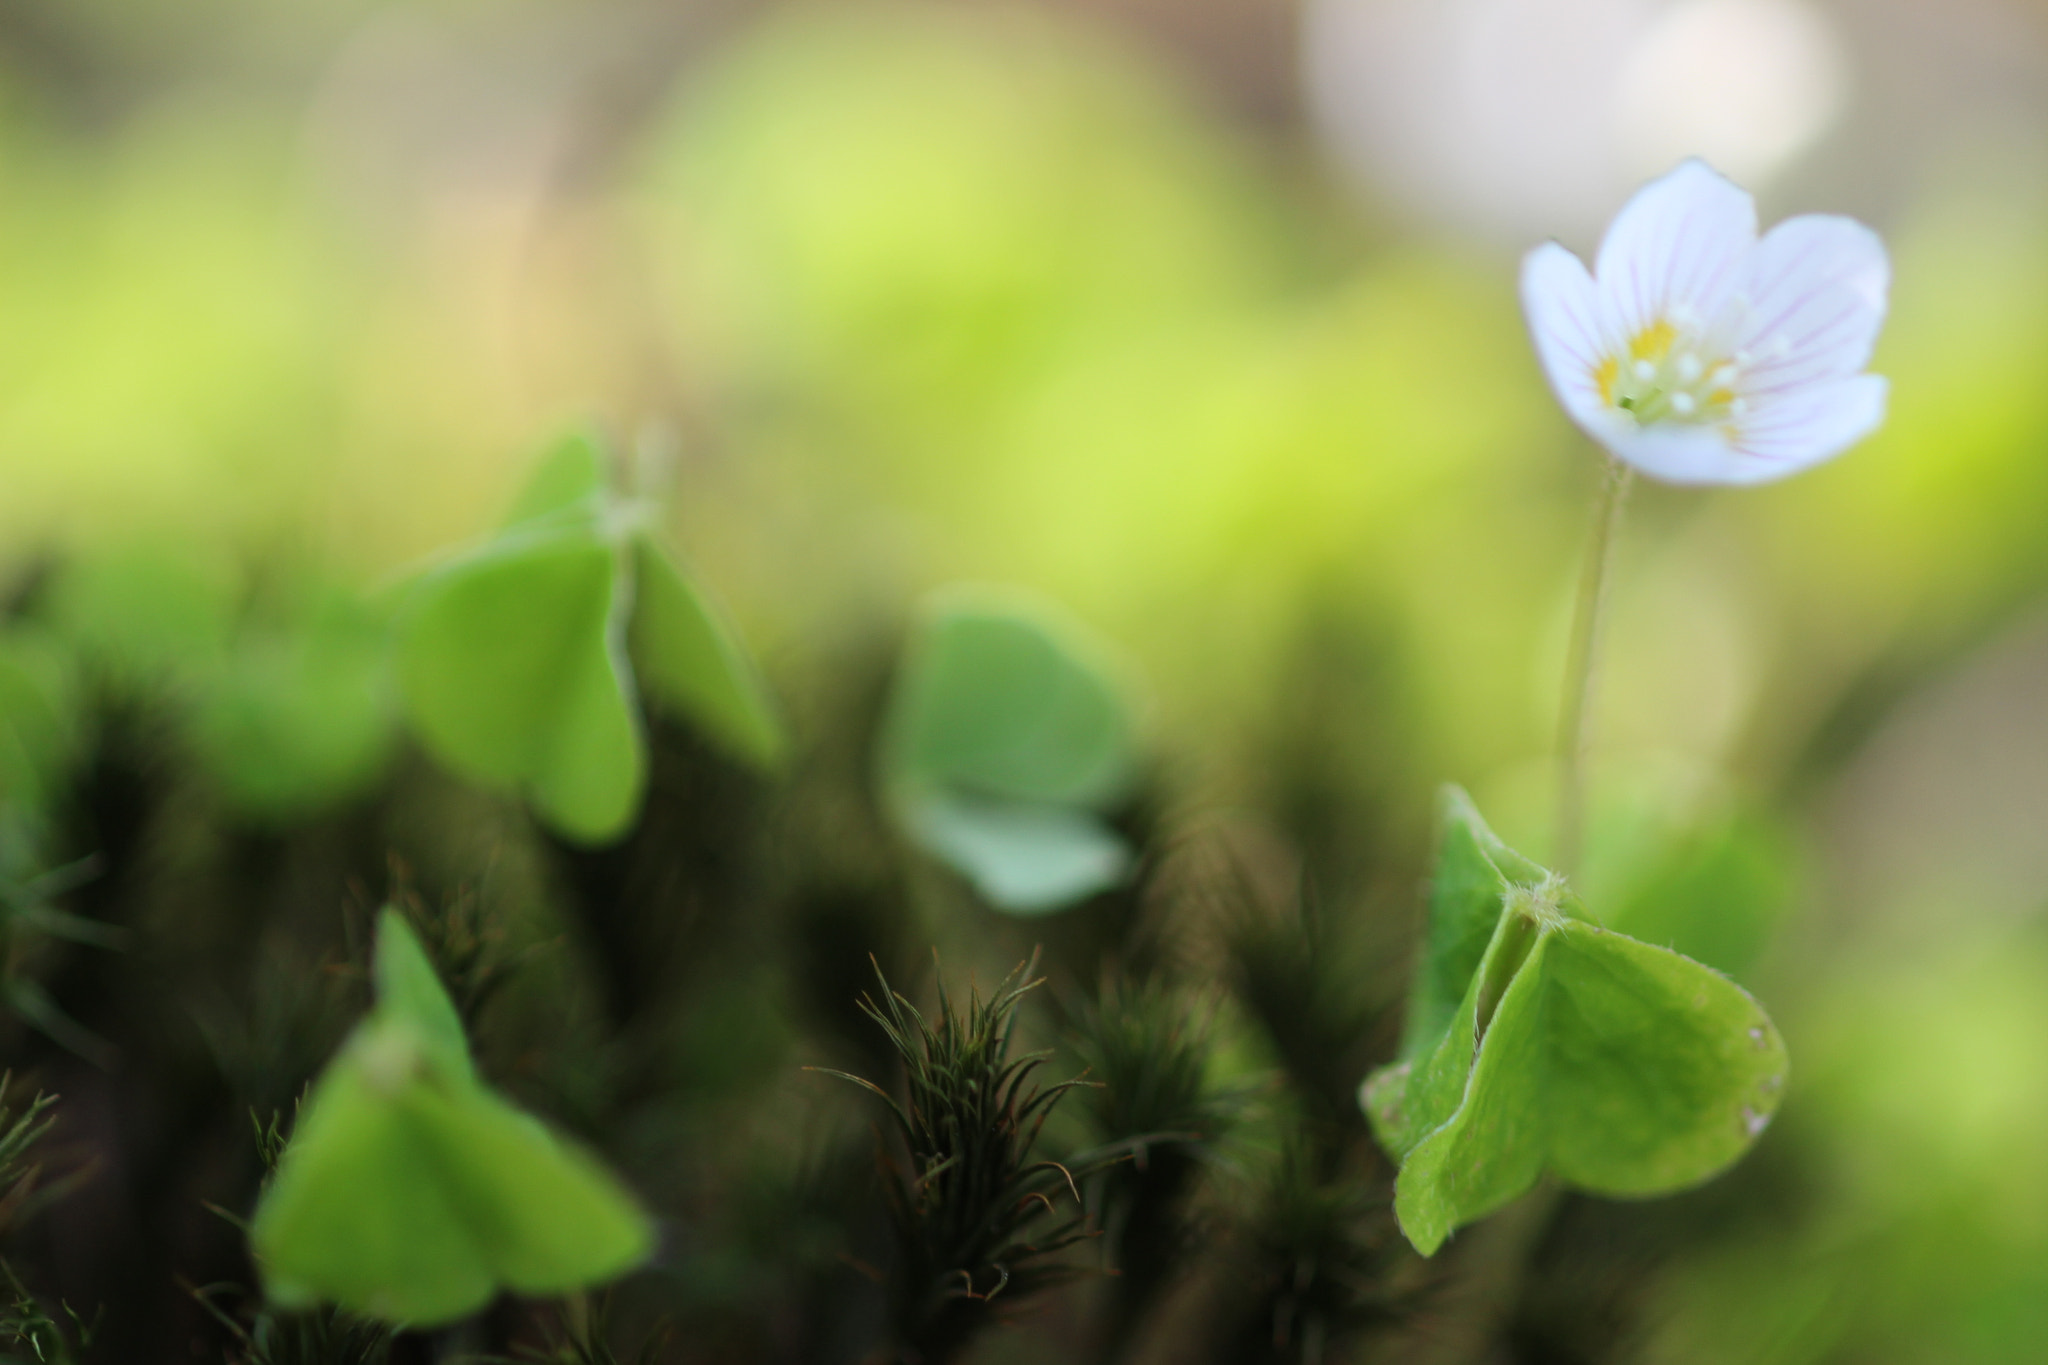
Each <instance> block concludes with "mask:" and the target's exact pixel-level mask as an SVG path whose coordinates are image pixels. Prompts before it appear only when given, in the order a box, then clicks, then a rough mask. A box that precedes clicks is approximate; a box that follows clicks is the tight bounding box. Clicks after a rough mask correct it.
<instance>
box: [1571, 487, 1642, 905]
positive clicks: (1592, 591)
mask: <svg viewBox="0 0 2048 1365" xmlns="http://www.w3.org/2000/svg"><path fill="white" fill-rule="evenodd" d="M1633 474H1634V471H1633V470H1631V469H1630V468H1629V467H1628V466H1627V465H1625V464H1623V463H1621V461H1619V460H1616V459H1614V458H1612V457H1611V456H1610V457H1609V458H1608V461H1607V469H1606V473H1605V474H1604V476H1603V477H1602V478H1601V480H1600V492H1599V495H1598V498H1597V500H1596V501H1595V503H1594V508H1593V538H1592V541H1591V543H1590V544H1588V545H1587V547H1586V563H1585V567H1584V569H1582V570H1581V572H1580V574H1579V600H1578V605H1577V606H1576V607H1575V608H1574V609H1573V611H1572V640H1571V653H1570V654H1569V655H1568V656H1567V657H1566V659H1565V665H1564V705H1563V709H1562V712H1561V713H1560V715H1559V716H1558V726H1557V759H1558V764H1557V766H1558V787H1557V844H1556V848H1555V850H1554V854H1555V860H1556V863H1557V868H1558V870H1559V871H1561V872H1563V873H1565V874H1566V875H1567V876H1569V875H1571V874H1573V873H1575V872H1577V871H1578V870H1579V856H1580V854H1581V853H1582V852H1583V851H1584V844H1585V838H1586V718H1587V716H1588V715H1589V714H1590V713H1591V711H1592V709H1593V689H1594V685H1595V683H1596V682H1597V681H1598V672H1599V669H1598V664H1599V655H1600V627H1601V624H1602V620H1603V618H1604V617H1605V616H1606V614H1607V565H1608V562H1609V561H1610V560H1612V559H1613V558H1614V539H1615V536H1614V532H1615V528H1616V526H1618V525H1619V524H1620V522H1621V509H1622V506H1623V505H1624V504H1625V503H1626V502H1627V501H1628V488H1629V482H1630V478H1631V476H1632V475H1633Z"/></svg>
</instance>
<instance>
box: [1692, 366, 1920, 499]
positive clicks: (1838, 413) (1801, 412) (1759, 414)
mask: <svg viewBox="0 0 2048 1365" xmlns="http://www.w3.org/2000/svg"><path fill="white" fill-rule="evenodd" d="M1890 389H1891V386H1890V385H1889V384H1888V383H1887V382H1886V381H1885V378H1884V376H1883V375H1876V374H1858V375H1851V376H1849V377H1847V378H1844V379H1831V380H1826V381H1824V382H1821V383H1817V384H1813V385H1810V386H1808V387H1806V388H1804V389H1801V390H1800V391H1799V392H1797V393H1795V394H1791V395H1788V396H1786V397H1783V398H1780V399H1777V400H1776V401H1773V402H1770V403H1766V404H1764V405H1762V406H1760V407H1758V408H1757V410H1756V411H1754V412H1752V413H1751V414H1750V415H1749V416H1748V417H1747V418H1745V419H1744V420H1743V422H1742V424H1741V427H1740V429H1739V431H1738V432H1737V434H1736V438H1735V449H1736V469H1735V472H1734V473H1733V474H1732V475H1731V477H1729V478H1727V479H1726V480H1722V481H1721V482H1727V483H1741V484H1754V483H1768V482H1770V481H1771V480H1773V479H1782V478H1784V477H1785V476H1786V475H1788V474H1797V473H1798V472H1799V471H1800V470H1802V469H1811V468H1813V466H1815V465H1817V464H1820V463H1821V462H1822V461H1825V460H1830V459H1833V458H1834V457H1835V456H1837V455H1839V454H1841V453H1842V452H1843V451H1845V450H1847V449H1848V448H1849V447H1850V446H1853V445H1855V444H1856V443H1857V442H1858V441H1860V440H1862V439H1863V438H1864V437H1866V436H1868V435H1870V433H1871V432H1873V431H1876V430H1877V429H1878V427H1880V426H1882V425H1883V424H1884V415H1885V405H1886V399H1887V397H1888V396H1889V394H1890Z"/></svg>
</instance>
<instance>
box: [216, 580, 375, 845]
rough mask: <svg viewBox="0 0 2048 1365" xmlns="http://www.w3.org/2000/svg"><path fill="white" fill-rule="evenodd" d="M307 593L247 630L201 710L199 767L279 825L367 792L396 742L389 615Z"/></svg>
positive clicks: (327, 593)
mask: <svg viewBox="0 0 2048 1365" xmlns="http://www.w3.org/2000/svg"><path fill="white" fill-rule="evenodd" d="M308 596H309V597H310V599H311V600H309V601H306V602H302V603H293V604H291V607H292V610H291V611H290V612H289V614H287V615H285V616H284V619H281V620H267V621H260V622H252V623H249V624H247V625H245V627H244V628H243V629H242V630H241V631H238V632H237V634H236V636H235V638H234V640H233V641H232V642H231V643H230V645H229V646H228V648H227V649H226V650H225V651H224V653H223V656H222V658H221V661H220V664H219V666H218V667H217V668H216V669H214V670H212V671H211V672H210V673H209V675H208V676H207V677H206V678H205V679H204V686H203V687H202V688H201V689H200V691H199V695H198V697H197V698H196V702H195V714H194V716H193V734H194V740H195V748H196V749H197V756H198V758H199V761H200V762H201V764H203V765H204V767H205V768H206V770H207V771H208V772H209V773H210V774H211V775H212V776H213V778H214V780H215V781H216V782H217V783H218V784H219V786H220V789H221V791H222V793H223V795H224V796H225V797H226V798H227V800H228V802H229V803H230V804H231V805H232V806H233V807H234V809H235V810H236V811H237V813H239V814H241V815H243V816H244V817H246V818H249V819H252V820H254V821H256V822H258V823H260V824H263V825H268V826H272V827H275V826H277V825H280V824H283V823H285V822H287V821H289V820H291V819H293V818H294V817H297V816H301V815H304V814H308V813H313V812H317V811H320V810H323V809H326V808H328V807H331V806H333V805H336V804H339V803H340V802H342V801H344V800H347V799H350V798H354V797H359V796H360V795H362V793H363V792H364V790H365V789H366V788H368V787H369V786H370V785H371V783H372V782H374V780H375V779H376V777H377V776H378V774H379V773H380V771H381V770H382V769H383V767H384V764H385V762H386V760H387V759H388V758H389V756H390V753H391V750H392V740H393V738H394V730H393V717H392V708H391V704H390V700H389V697H388V696H387V687H386V685H385V672H386V667H387V664H386V657H387V654H388V651H389V647H390V645H389V629H390V627H389V622H388V621H387V620H386V619H385V616H384V613H383V612H381V611H379V610H377V609H376V608H374V607H373V606H372V605H371V604H369V603H366V602H363V601H360V600H358V599H357V598H355V597H353V596H351V595H349V594H347V593H344V592H341V591H337V590H334V589H331V588H318V589H315V590H314V591H312V592H311V593H310V594H308Z"/></svg>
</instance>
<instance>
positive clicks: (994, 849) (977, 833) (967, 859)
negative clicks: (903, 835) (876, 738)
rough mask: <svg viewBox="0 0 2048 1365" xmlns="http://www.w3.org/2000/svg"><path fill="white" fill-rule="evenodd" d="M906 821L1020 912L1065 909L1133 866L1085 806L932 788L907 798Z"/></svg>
mask: <svg viewBox="0 0 2048 1365" xmlns="http://www.w3.org/2000/svg"><path fill="white" fill-rule="evenodd" d="M906 818H907V820H908V822H909V824H910V826H911V828H912V830H913V831H914V832H915V833H916V835H917V837H918V839H919V841H920V842H921V843H922V844H923V845H924V846H925V847H926V848H927V849H929V850H931V851H932V852H933V853H936V854H937V855H939V856H940V857H942V858H944V859H945V860H946V861H947V862H949V863H951V864H953V866H955V867H957V868H959V869H960V870H961V871H962V872H963V873H965V874H966V876H967V878H968V879H969V880H970V881H972V882H973V883H974V885H975V888H976V889H977V890H979V891H980V892H981V894H982V896H983V897H984V898H986V899H987V900H988V901H989V902H990V903H991V904H993V905H998V906H1001V907H1002V908H1003V909H1005V910H1009V911H1011V912H1012V913H1015V914H1026V915H1028V914H1043V913H1045V912H1047V911H1051V910H1059V909H1063V908H1064V907H1066V906H1069V905H1072V904H1073V903H1074V902H1076V901H1078V900H1082V899H1085V898H1086V897H1088V896H1092V895H1094V894H1095V893H1097V892H1098V891H1106V890H1108V889H1109V888H1110V887H1112V886H1115V885H1116V884H1117V883H1119V882H1121V881H1122V880H1123V878H1124V875H1125V874H1126V873H1127V872H1128V871H1129V869H1130V862H1131V855H1130V850H1129V849H1128V848H1126V847H1125V846H1124V842H1123V840H1122V839H1119V838H1118V837H1117V836H1116V834H1115V833H1114V832H1113V831H1111V830H1110V829H1109V828H1108V827H1107V826H1105V825H1104V824H1103V823H1102V821H1101V820H1100V819H1099V818H1098V817H1096V816H1094V815H1092V814H1090V813H1089V812H1087V811H1085V810H1076V809H1072V808H1070V807H1065V806H1051V805H1028V804H1023V803H1018V802H999V801H988V800H983V799H978V798H974V797H968V796H949V795H947V794H945V793H943V792H932V793H928V794H926V795H924V796H922V797H919V798H908V799H907V801H906Z"/></svg>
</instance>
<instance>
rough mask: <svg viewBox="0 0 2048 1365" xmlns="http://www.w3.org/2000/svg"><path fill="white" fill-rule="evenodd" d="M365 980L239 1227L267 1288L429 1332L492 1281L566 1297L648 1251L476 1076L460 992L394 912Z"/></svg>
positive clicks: (527, 1120)
mask: <svg viewBox="0 0 2048 1365" xmlns="http://www.w3.org/2000/svg"><path fill="white" fill-rule="evenodd" d="M376 980H377V1004H376V1008H375V1009H373V1010H372V1011H371V1013H370V1015H369V1016H368V1017H367V1018H366V1019H364V1021H363V1022H362V1023H361V1024H360V1025H358V1026H357V1028H356V1031H355V1033H354V1034H352V1035H351V1036H350V1038H349V1040H348V1042H347V1043H345V1044H344V1045H343V1047H342V1050H341V1052H340V1053H339V1054H338V1055H337V1056H336V1057H335V1059H334V1061H333V1062H332V1063H330V1064H329V1066H328V1068H327V1070H326V1072H325V1073H323V1074H322V1075H321V1077H320V1079H319V1081H318V1082H317V1083H316V1084H315V1085H314V1087H313V1092H312V1094H311V1096H310V1097H309V1098H308V1100H307V1101H306V1104H305V1106H304V1107H303V1109H302V1111H301V1114H300V1118H299V1122H298V1127H297V1130H296V1131H295V1132H294V1133H293V1134H292V1140H291V1143H290V1145H289V1146H288V1147H287V1148H286V1149H285V1153H284V1156H283V1157H282V1158H281V1159H280V1161H279V1163H278V1170H277V1176H276V1179H275V1180H273V1181H272V1182H271V1184H270V1187H269V1188H268V1189H267V1190H266V1191H265V1192H264V1195H263V1199H262V1202H261V1203H260V1204H259V1205H258V1206H257V1209H256V1215H255V1218H254V1221H253V1222H252V1223H251V1226H250V1234H249V1235H250V1241H251V1245H252V1247H253V1249H254V1251H255V1254H256V1258H257V1262H258V1265H259V1266H260V1267H261V1269H262V1272H263V1278H264V1285H265V1289H266V1292H267V1293H268V1294H269V1296H270V1298H271V1300H272V1301H273V1302H275V1303H276V1304H277V1305H278V1306H280V1307H284V1308H294V1307H303V1306H308V1305H311V1304H313V1303H317V1302H322V1301H328V1302H333V1303H337V1304H340V1305H341V1306H343V1307H344V1308H348V1309H351V1310H353V1311H355V1312H358V1313H363V1314H367V1315H369V1316H372V1317H378V1318H383V1319H385V1320H387V1321H392V1322H402V1323H407V1324H410V1325H414V1326H421V1327H426V1326H433V1325H435V1324H439V1323H445V1322H451V1321H454V1320H455V1319H457V1318H461V1317H465V1316H467V1315H469V1314H471V1313H474V1312H476V1311H477V1310H478V1309H480V1308H482V1307H483V1306H484V1305H485V1304H487V1303H488V1302H489V1301H490V1299H491V1298H492V1296H493V1295H495V1294H496V1293H497V1292H498V1291H499V1290H501V1289H509V1290H512V1291H514V1292H516V1293H522V1294H562V1293H568V1292H570V1291H572V1290H576V1289H581V1288H584V1287H586V1286H588V1285H592V1284H597V1283H599V1282H602V1281H604V1280H609V1279H612V1278H614V1277H616V1276H618V1275H621V1274H623V1273H625V1272H626V1271H628V1270H630V1269H632V1268H633V1267H634V1266H637V1265H639V1264H640V1263H641V1262H643V1261H645V1260H646V1259H647V1257H648V1256H649V1255H650V1254H651V1252H652V1251H653V1247H654V1228H653V1225H652V1224H651V1223H650V1222H649V1220H648V1218H647V1216H646V1214H644V1213H643V1212H641V1210H640V1208H639V1206H638V1205H637V1204H636V1203H635V1202H634V1200H633V1198H632V1196H631V1195H629V1194H628V1193H627V1192H626V1191H625V1189H624V1188H623V1187H621V1186H620V1185H619V1183H618V1181H617V1180H616V1179H615V1178H614V1177H613V1176H612V1175H611V1174H610V1173H609V1172H607V1171H606V1170H605V1169H604V1167H603V1166H602V1165H600V1164H599V1163H598V1161H597V1160H596V1159H595V1158H594V1157H592V1156H591V1155H589V1154H588V1153H586V1152H584V1151H583V1150H582V1149H581V1148H579V1147H577V1146H575V1145H573V1144H571V1143H569V1142H566V1141H564V1140H563V1139H561V1138H559V1137H557V1136H555V1135H554V1134H553V1133H551V1132H550V1131H549V1130H548V1129H547V1128H545V1127H544V1126H542V1125H541V1124H540V1123H539V1122H538V1121H537V1120H535V1119H534V1118H532V1117H531V1116H530V1115H527V1114H525V1113H522V1112H521V1111H519V1110H518V1109H515V1108H514V1107H512V1106H511V1105H510V1104H508V1103H506V1102H505V1101H504V1100H503V1099H502V1098H500V1097H499V1096H498V1095H497V1094H495V1093H494V1092H492V1091H491V1090H490V1089H489V1088H488V1087H486V1086H485V1085H484V1084H483V1083H482V1082H481V1081H480V1080H478V1079H477V1076H476V1073H475V1070H474V1068H473V1066H472V1064H471V1061H470V1056H469V1045H468V1042H467V1041H466V1040H465V1038H464V1037H463V1033H462V1024H461V1020H460V1018H459V1017H458V1016H457V1014H456V1011H455V1006H454V1004H453V1003H452V1002H451V1001H450V1000H449V999H448V995H447V992H446V991H444V990H443V989H442V987H441V984H440V981H439V979H438V978H437V977H436V976H435V974H434V969H433V966H432V964H431V963H429V962H428V960H427V956H426V954H425V952H424V951H422V949H421V948H420V945H419V941H418V940H417V939H416V938H414V937H413V934H412V931H411V930H410V929H409V928H407V926H406V924H405V921H404V920H403V919H402V918H400V917H399V916H398V915H397V914H395V913H394V912H392V911H389V910H386V911H385V912H384V914H383V915H382V916H381V918H380V920H379V922H378V929H377V962H376Z"/></svg>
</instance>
